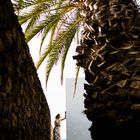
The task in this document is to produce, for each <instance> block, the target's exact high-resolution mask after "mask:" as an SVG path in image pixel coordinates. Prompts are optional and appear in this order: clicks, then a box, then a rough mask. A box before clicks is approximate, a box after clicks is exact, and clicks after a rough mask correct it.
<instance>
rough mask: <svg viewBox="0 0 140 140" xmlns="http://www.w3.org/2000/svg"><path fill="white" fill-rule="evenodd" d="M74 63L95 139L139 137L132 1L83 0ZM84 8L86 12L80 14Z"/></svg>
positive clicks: (138, 55)
mask: <svg viewBox="0 0 140 140" xmlns="http://www.w3.org/2000/svg"><path fill="white" fill-rule="evenodd" d="M81 10H82V12H81V13H82V15H81V16H83V18H84V19H85V20H84V21H85V23H84V31H83V35H82V40H81V45H80V46H78V47H77V52H78V53H79V54H78V55H77V56H74V59H77V65H79V66H81V67H83V68H84V70H85V79H86V81H87V82H88V84H85V90H86V93H85V94H84V96H85V101H84V104H85V108H86V110H85V114H86V115H87V118H88V119H89V120H90V121H91V122H92V126H91V127H90V132H91V137H92V139H93V140H101V139H107V140H124V139H126V140H139V139H140V135H139V134H140V46H139V45H140V13H139V10H138V7H137V5H136V3H135V2H134V1H133V0H128V1H125V0H97V1H90V0H84V1H83V7H82V8H81ZM83 13H84V14H83Z"/></svg>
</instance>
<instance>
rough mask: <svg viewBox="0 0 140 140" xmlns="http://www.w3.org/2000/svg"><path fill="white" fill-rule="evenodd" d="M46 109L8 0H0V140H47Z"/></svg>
mask: <svg viewBox="0 0 140 140" xmlns="http://www.w3.org/2000/svg"><path fill="white" fill-rule="evenodd" d="M50 122H51V121H50V111H49V107H48V104H47V101H46V98H45V95H44V94H43V90H42V88H41V84H40V81H39V78H38V76H37V72H36V69H35V67H34V63H33V61H32V58H31V55H30V53H29V48H28V46H27V44H26V42H25V38H24V35H23V33H22V30H21V27H20V25H19V23H18V19H17V16H15V15H14V10H13V7H12V4H11V2H10V0H1V1H0V140H50V128H51V125H50Z"/></svg>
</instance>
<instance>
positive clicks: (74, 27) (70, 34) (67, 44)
mask: <svg viewBox="0 0 140 140" xmlns="http://www.w3.org/2000/svg"><path fill="white" fill-rule="evenodd" d="M80 21H81V18H80V17H79V16H78V17H77V18H76V19H75V21H73V22H72V23H71V25H70V26H69V28H67V33H68V34H67V39H66V40H65V42H64V45H65V48H64V52H63V56H62V61H61V84H62V83H63V75H64V74H63V73H64V67H65V61H66V57H67V53H68V51H69V48H70V45H71V42H72V40H73V38H74V36H75V35H76V32H77V30H78V28H77V26H79V23H80Z"/></svg>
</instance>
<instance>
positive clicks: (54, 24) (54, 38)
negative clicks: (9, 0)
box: [14, 0, 82, 84]
mask: <svg viewBox="0 0 140 140" xmlns="http://www.w3.org/2000/svg"><path fill="white" fill-rule="evenodd" d="M14 2H15V3H14V6H15V9H16V12H18V13H19V16H18V18H19V22H20V24H24V25H26V27H25V28H26V29H25V37H26V41H27V42H29V41H30V40H31V39H32V38H34V37H35V36H36V35H39V34H41V41H40V55H41V56H40V59H39V61H38V63H37V65H36V68H37V69H38V68H39V67H40V65H41V64H42V62H43V61H44V60H45V59H46V60H47V64H46V84H47V82H48V78H49V75H50V72H51V70H52V68H53V66H54V65H55V64H56V63H57V62H58V60H59V59H61V83H62V82H63V75H64V67H65V61H66V57H67V54H68V50H69V48H70V46H71V42H72V40H73V38H74V37H75V36H76V35H75V34H76V33H77V32H78V28H79V25H80V22H81V20H82V18H80V16H79V14H77V13H78V8H77V5H74V3H73V2H71V1H70V0H31V1H30V2H29V1H28V0H19V1H18V0H14ZM48 36H49V37H48ZM48 38H49V43H48ZM46 39H47V44H45V40H46ZM43 45H45V46H46V48H45V50H44V52H43V53H42V48H43Z"/></svg>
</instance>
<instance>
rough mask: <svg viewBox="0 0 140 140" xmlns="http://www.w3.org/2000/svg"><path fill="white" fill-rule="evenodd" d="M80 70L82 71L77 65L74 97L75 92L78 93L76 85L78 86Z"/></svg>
mask: <svg viewBox="0 0 140 140" xmlns="http://www.w3.org/2000/svg"><path fill="white" fill-rule="evenodd" d="M79 72H80V66H76V77H75V83H74V92H73V97H74V96H75V93H76V87H77V81H78V76H79Z"/></svg>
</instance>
